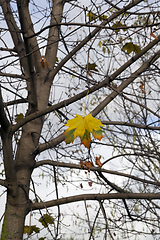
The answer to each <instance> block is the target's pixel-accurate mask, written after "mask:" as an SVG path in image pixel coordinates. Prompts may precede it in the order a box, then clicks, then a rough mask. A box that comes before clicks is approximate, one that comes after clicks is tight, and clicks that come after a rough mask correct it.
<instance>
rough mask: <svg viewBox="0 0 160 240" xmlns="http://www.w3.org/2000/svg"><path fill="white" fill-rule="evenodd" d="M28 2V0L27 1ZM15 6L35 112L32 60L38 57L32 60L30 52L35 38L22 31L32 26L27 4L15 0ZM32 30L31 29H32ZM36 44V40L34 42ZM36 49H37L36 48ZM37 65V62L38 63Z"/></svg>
mask: <svg viewBox="0 0 160 240" xmlns="http://www.w3.org/2000/svg"><path fill="white" fill-rule="evenodd" d="M27 2H28V1H27ZM17 7H18V12H19V19H20V24H21V29H22V34H23V39H24V45H25V51H26V54H27V64H28V70H29V72H28V73H29V77H30V85H31V99H32V105H31V106H32V107H33V111H34V112H35V111H36V110H37V91H36V76H35V71H34V66H36V67H37V64H34V62H38V59H37V58H36V61H33V56H32V55H33V54H32V48H33V47H34V46H32V45H31V44H32V41H35V38H34V39H32V40H30V41H31V42H30V41H29V39H26V38H25V35H24V33H26V34H27V35H28V34H29V32H30V31H31V30H30V28H31V26H33V24H31V23H30V22H31V21H30V17H29V13H28V4H26V3H25V2H24V1H21V0H17ZM28 21H29V24H30V26H28V27H27V24H26V22H28ZM32 31H33V29H32ZM35 44H36V46H37V42H36V43H35ZM36 50H37V49H36ZM35 54H36V55H38V56H39V59H40V53H39V52H38V51H35ZM38 65H39V64H38Z"/></svg>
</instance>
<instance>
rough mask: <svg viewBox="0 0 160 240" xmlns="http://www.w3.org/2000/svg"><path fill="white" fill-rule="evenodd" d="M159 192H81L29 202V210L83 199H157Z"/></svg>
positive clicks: (159, 195)
mask: <svg viewBox="0 0 160 240" xmlns="http://www.w3.org/2000/svg"><path fill="white" fill-rule="evenodd" d="M159 198H160V193H106V194H82V195H75V196H71V197H65V198H61V199H58V200H51V201H47V202H40V203H31V205H30V211H33V210H37V209H45V208H46V207H54V206H57V205H63V204H68V203H73V202H79V201H84V200H93V201H95V200H97V201H100V200H107V199H146V200H152V199H159Z"/></svg>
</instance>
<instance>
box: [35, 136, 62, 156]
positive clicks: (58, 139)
mask: <svg viewBox="0 0 160 240" xmlns="http://www.w3.org/2000/svg"><path fill="white" fill-rule="evenodd" d="M64 140H65V137H64V135H63V134H61V135H59V136H58V137H56V138H54V139H52V140H51V141H48V142H46V143H43V144H41V145H39V146H38V147H37V149H36V150H35V152H34V153H35V154H39V153H41V152H43V151H45V150H47V149H50V148H54V147H56V146H57V145H58V144H60V143H61V142H63V141H64Z"/></svg>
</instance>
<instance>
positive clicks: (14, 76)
mask: <svg viewBox="0 0 160 240" xmlns="http://www.w3.org/2000/svg"><path fill="white" fill-rule="evenodd" d="M0 76H3V77H11V78H22V79H26V77H25V76H23V75H18V74H12V73H2V72H0Z"/></svg>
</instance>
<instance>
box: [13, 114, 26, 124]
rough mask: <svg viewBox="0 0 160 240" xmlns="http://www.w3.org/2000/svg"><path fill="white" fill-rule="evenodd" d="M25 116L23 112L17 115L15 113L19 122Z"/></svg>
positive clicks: (16, 120)
mask: <svg viewBox="0 0 160 240" xmlns="http://www.w3.org/2000/svg"><path fill="white" fill-rule="evenodd" d="M23 118H24V115H23V113H20V114H16V115H15V122H19V121H20V120H22V119H23Z"/></svg>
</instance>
